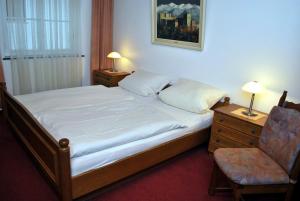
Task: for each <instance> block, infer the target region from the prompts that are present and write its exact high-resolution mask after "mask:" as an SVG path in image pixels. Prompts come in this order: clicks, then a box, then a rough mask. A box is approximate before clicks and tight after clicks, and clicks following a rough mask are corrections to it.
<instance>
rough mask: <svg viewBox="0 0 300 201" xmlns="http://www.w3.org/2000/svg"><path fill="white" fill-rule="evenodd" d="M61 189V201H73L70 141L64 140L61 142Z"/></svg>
mask: <svg viewBox="0 0 300 201" xmlns="http://www.w3.org/2000/svg"><path fill="white" fill-rule="evenodd" d="M58 143H59V164H60V168H59V172H60V173H59V189H60V197H61V201H71V200H72V179H71V165H70V148H69V140H68V139H66V138H63V139H61V140H59V142H58Z"/></svg>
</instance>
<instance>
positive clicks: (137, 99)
mask: <svg viewBox="0 0 300 201" xmlns="http://www.w3.org/2000/svg"><path fill="white" fill-rule="evenodd" d="M1 96H2V99H1V100H2V102H3V106H4V114H5V116H6V118H7V120H8V122H9V124H10V125H11V126H12V128H13V129H14V130H15V132H16V134H17V135H18V137H19V138H20V139H21V141H22V142H23V143H24V145H25V147H26V148H27V149H28V150H29V152H30V153H31V154H32V155H33V156H34V159H35V160H36V161H37V164H38V165H39V166H40V168H41V170H42V171H43V173H45V175H46V176H47V178H48V179H49V181H50V182H51V183H52V185H53V186H54V188H55V189H56V191H57V192H58V194H59V195H60V198H61V200H63V201H70V200H72V199H76V198H79V197H82V196H83V195H86V194H88V193H90V192H93V191H95V190H97V189H100V188H102V187H105V186H107V185H109V184H112V183H114V182H116V181H119V180H121V179H123V178H125V177H128V176H130V175H133V174H135V173H137V172H139V171H141V170H144V169H146V168H149V167H151V166H153V165H155V164H158V163H160V162H162V161H164V160H167V159H169V158H171V157H173V156H176V155H178V154H179V153H182V152H184V151H186V150H189V149H191V148H193V147H195V146H197V145H199V144H201V143H204V142H206V141H207V140H208V138H209V133H210V125H211V122H212V118H213V111H212V110H210V111H207V112H205V113H202V114H196V113H192V112H187V111H184V110H181V109H178V108H175V107H172V106H170V105H167V104H165V103H163V102H162V101H160V100H159V99H158V97H157V96H151V97H143V96H139V95H136V94H134V93H131V92H129V91H127V90H124V89H122V88H120V87H114V88H106V87H104V86H101V85H98V86H88V87H80V88H71V89H61V90H53V91H47V92H40V93H35V94H30V95H21V96H12V95H10V94H9V93H8V92H7V91H6V89H5V84H4V83H3V84H2V85H1ZM228 103H229V98H225V101H224V102H218V103H217V104H216V105H215V106H214V107H219V106H222V105H226V104H228Z"/></svg>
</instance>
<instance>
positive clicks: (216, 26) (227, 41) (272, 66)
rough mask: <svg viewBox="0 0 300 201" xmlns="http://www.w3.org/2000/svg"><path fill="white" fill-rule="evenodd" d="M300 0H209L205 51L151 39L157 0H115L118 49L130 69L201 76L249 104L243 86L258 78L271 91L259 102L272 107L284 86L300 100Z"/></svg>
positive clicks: (261, 107)
mask: <svg viewBox="0 0 300 201" xmlns="http://www.w3.org/2000/svg"><path fill="white" fill-rule="evenodd" d="M299 10H300V1H298V0H285V1H282V0H281V1H280V0H264V1H261V0H252V1H241V0H227V1H220V0H208V1H207V5H206V26H205V42H204V50H203V51H201V52H200V51H194V50H188V49H181V48H174V47H168V46H160V45H154V44H152V43H151V0H139V1H137V0H125V1H124V0H115V15H114V49H115V50H117V51H120V52H121V53H122V54H123V56H125V57H126V59H123V60H121V61H120V62H119V63H118V67H119V68H120V69H124V70H131V69H134V68H144V69H148V70H150V71H153V72H159V73H163V74H168V75H172V76H177V77H186V78H190V79H194V80H199V81H202V82H205V83H208V84H211V85H214V86H216V87H219V88H222V89H224V90H226V91H227V92H228V95H229V96H230V97H231V98H232V102H235V103H239V104H242V105H245V106H248V104H249V101H250V94H247V93H245V92H242V91H241V86H242V85H243V84H244V83H245V82H248V81H251V80H257V81H259V82H261V83H262V84H263V85H264V86H265V87H266V88H267V89H268V90H266V91H265V92H264V93H263V94H261V95H257V98H256V101H255V104H254V107H255V108H257V109H259V110H262V111H269V110H270V108H271V107H272V106H273V105H274V104H276V103H277V101H278V99H279V96H280V95H281V94H282V91H283V90H284V89H286V90H288V91H289V96H290V97H289V98H290V99H292V100H300V85H299V80H298V79H299V78H298V77H299V75H300V12H299Z"/></svg>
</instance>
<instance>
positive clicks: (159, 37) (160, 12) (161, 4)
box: [152, 0, 205, 50]
mask: <svg viewBox="0 0 300 201" xmlns="http://www.w3.org/2000/svg"><path fill="white" fill-rule="evenodd" d="M204 18H205V0H152V43H155V44H162V45H170V46H175V47H182V48H189V49H195V50H202V49H203V41H204Z"/></svg>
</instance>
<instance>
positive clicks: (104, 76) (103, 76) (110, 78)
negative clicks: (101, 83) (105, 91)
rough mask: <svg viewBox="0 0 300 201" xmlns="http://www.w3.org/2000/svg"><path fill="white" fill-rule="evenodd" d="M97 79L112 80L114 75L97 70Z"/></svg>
mask: <svg viewBox="0 0 300 201" xmlns="http://www.w3.org/2000/svg"><path fill="white" fill-rule="evenodd" d="M97 79H102V80H106V81H111V80H112V77H109V76H106V75H104V74H102V73H100V72H96V73H95V80H97Z"/></svg>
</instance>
